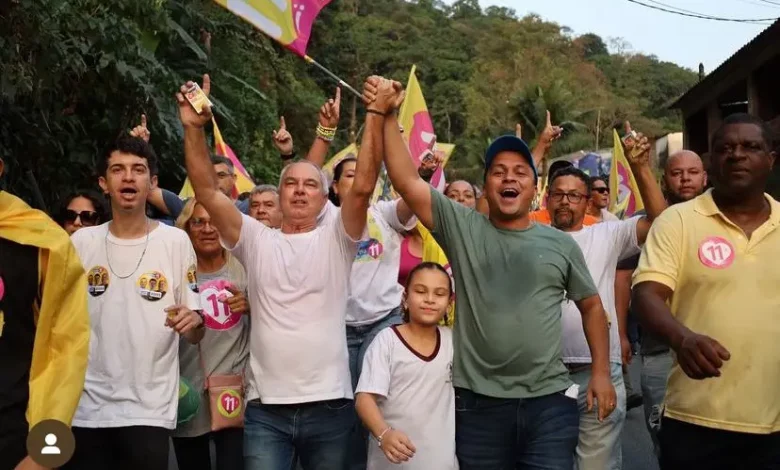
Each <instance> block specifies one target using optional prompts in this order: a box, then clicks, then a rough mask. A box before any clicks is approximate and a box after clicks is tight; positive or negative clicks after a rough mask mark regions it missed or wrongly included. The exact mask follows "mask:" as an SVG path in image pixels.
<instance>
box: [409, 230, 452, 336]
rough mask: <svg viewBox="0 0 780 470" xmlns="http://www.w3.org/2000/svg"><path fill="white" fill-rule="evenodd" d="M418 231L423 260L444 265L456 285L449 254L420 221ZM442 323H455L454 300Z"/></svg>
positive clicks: (446, 324)
mask: <svg viewBox="0 0 780 470" xmlns="http://www.w3.org/2000/svg"><path fill="white" fill-rule="evenodd" d="M417 231H418V232H420V237H421V238H422V242H423V256H422V260H423V261H428V262H431V263H438V264H440V265H442V267H444V269H445V270H447V273H449V275H450V279H451V282H452V283H453V284H452V285H453V286H454V285H455V280H454V279H453V277H452V268H451V267H450V262H449V260H447V255H445V254H444V251H443V250H442V249H441V247H440V246H439V244H438V243H437V242H436V240H435V239H434V238H433V235H431V232H429V231H428V229H427V228H425V227H424V226H423V224H421V223H419V222H417ZM441 324H442V325H445V326H450V327H451V326H452V325H454V324H455V302H454V301H453V302H452V303H451V304H450V306H449V307H447V314H446V315H445V316H444V318H443V319H442V321H441Z"/></svg>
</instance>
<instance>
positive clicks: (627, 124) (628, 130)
mask: <svg viewBox="0 0 780 470" xmlns="http://www.w3.org/2000/svg"><path fill="white" fill-rule="evenodd" d="M623 126H624V127H625V129H626V135H628V134H630V133H631V123H630V122H628V121H626V122H625V123H624V124H623Z"/></svg>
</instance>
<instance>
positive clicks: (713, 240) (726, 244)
mask: <svg viewBox="0 0 780 470" xmlns="http://www.w3.org/2000/svg"><path fill="white" fill-rule="evenodd" d="M735 256H736V250H735V249H734V245H732V244H731V242H730V241H728V240H726V239H725V238H723V237H707V238H705V239H704V240H702V241H701V242H700V243H699V261H701V264H703V265H704V266H707V267H708V268H713V269H725V268H728V267H729V266H731V265H732V264H733V263H734V258H735Z"/></svg>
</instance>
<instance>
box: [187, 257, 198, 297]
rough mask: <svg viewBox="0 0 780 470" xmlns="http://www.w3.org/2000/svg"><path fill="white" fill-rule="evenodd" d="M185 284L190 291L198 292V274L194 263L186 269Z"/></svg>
mask: <svg viewBox="0 0 780 470" xmlns="http://www.w3.org/2000/svg"><path fill="white" fill-rule="evenodd" d="M187 285H188V286H189V288H190V290H191V291H192V292H198V275H197V274H196V271H195V265H194V264H193V265H192V266H190V268H189V269H188V270H187Z"/></svg>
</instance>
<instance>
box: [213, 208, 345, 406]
mask: <svg viewBox="0 0 780 470" xmlns="http://www.w3.org/2000/svg"><path fill="white" fill-rule="evenodd" d="M223 244H224V241H223ZM225 247H226V248H227V249H229V250H231V252H232V253H233V255H235V257H236V258H237V259H238V260H239V261H240V262H241V264H243V265H244V268H245V269H246V273H247V278H248V283H247V285H248V294H249V306H250V318H251V325H252V326H251V328H250V332H249V367H250V369H251V374H250V376H251V379H249V380H248V384H247V385H248V387H247V388H248V390H247V400H253V399H256V398H260V400H261V401H262V402H263V403H265V404H292V403H308V402H315V401H324V400H335V399H338V398H352V385H351V379H350V375H349V363H348V357H349V356H348V354H347V337H346V334H345V333H344V331H345V327H346V325H345V320H344V318H345V312H346V308H347V296H348V292H349V272H350V269H351V268H352V260H353V259H354V258H355V253H356V252H357V241H355V240H352V239H351V238H350V236H349V235H347V233H346V231H345V230H344V224H343V223H342V220H341V211H340V210H339V209H336V210H334V211H331V213H329V214H326V215H325V216H324V217H323V218H322V220H321V222H320V224H319V225H318V226H317V228H315V229H314V230H312V231H311V232H306V233H296V234H285V233H283V232H282V231H280V230H274V229H270V228H268V227H266V226H265V225H263V224H262V223H260V222H258V221H257V220H255V219H253V218H251V217H249V216H246V215H242V223H241V234H240V236H239V240H238V243H236V246H235V247H232V248H231V247H229V246H227V245H225Z"/></svg>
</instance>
